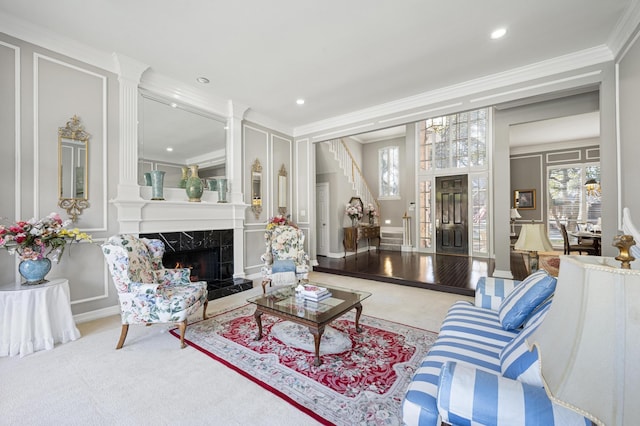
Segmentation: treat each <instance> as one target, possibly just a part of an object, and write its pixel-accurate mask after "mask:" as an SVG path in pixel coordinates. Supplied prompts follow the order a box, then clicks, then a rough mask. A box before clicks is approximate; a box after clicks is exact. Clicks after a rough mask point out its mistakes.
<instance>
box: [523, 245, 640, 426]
mask: <svg viewBox="0 0 640 426" xmlns="http://www.w3.org/2000/svg"><path fill="white" fill-rule="evenodd" d="M635 267H636V268H637V267H638V265H637V264H636V265H635ZM639 311H640V271H638V270H631V269H621V268H618V267H617V263H616V262H615V260H614V259H613V258H610V257H595V256H562V258H561V260H560V274H559V277H558V282H557V285H556V291H555V295H554V296H553V302H552V304H551V309H550V310H549V312H548V313H547V316H546V317H545V319H544V321H543V322H542V324H541V325H540V326H539V327H538V329H537V330H536V331H535V332H533V333H532V334H531V336H529V337H528V338H527V343H528V344H529V346H530V347H531V348H533V346H536V347H537V349H538V354H539V358H540V367H541V373H542V378H543V383H544V387H545V390H546V391H547V394H548V395H549V397H550V398H551V399H552V400H553V401H555V402H556V403H558V404H560V405H563V406H565V407H568V408H570V409H572V410H574V411H576V412H578V413H580V414H581V415H583V416H585V417H587V418H589V419H590V420H591V421H592V422H594V423H595V424H597V425H607V426H621V425H631V424H637V423H638V419H640V403H639V401H640V368H638V359H640V339H638V336H640V316H639V315H638V312H639Z"/></svg>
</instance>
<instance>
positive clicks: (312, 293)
mask: <svg viewBox="0 0 640 426" xmlns="http://www.w3.org/2000/svg"><path fill="white" fill-rule="evenodd" d="M300 293H301V294H302V296H303V297H304V300H305V301H308V302H312V303H317V302H320V301H321V300H324V299H328V298H329V297H331V292H330V291H329V290H328V289H327V288H325V287H318V286H317V285H311V284H307V285H304V286H303V290H302V291H301V292H300Z"/></svg>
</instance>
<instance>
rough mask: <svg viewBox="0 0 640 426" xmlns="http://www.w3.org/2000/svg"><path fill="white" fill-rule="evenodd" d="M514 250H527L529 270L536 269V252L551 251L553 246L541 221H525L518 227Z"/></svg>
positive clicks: (533, 270)
mask: <svg viewBox="0 0 640 426" xmlns="http://www.w3.org/2000/svg"><path fill="white" fill-rule="evenodd" d="M513 248H514V249H516V250H522V251H528V252H529V271H530V272H535V271H537V270H538V252H539V251H553V246H552V245H551V242H550V241H549V238H548V237H547V231H546V229H545V226H544V224H542V223H525V224H524V225H522V228H520V236H519V237H518V241H516V244H515V245H514V246H513Z"/></svg>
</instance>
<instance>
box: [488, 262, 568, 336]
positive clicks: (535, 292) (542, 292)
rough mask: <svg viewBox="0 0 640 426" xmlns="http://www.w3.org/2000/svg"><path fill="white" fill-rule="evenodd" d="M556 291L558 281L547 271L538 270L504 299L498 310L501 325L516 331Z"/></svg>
mask: <svg viewBox="0 0 640 426" xmlns="http://www.w3.org/2000/svg"><path fill="white" fill-rule="evenodd" d="M555 289H556V279H555V278H554V277H552V276H551V275H549V274H548V273H547V271H545V270H542V269H541V270H538V271H536V272H534V273H533V274H531V275H529V276H528V277H527V278H525V279H524V281H522V282H521V283H520V284H519V285H518V286H516V288H514V289H513V291H512V292H511V293H509V294H508V295H507V297H505V298H504V300H503V301H502V303H501V304H500V309H498V315H499V318H500V324H502V328H504V329H505V330H515V329H516V328H518V327H520V326H521V325H522V324H523V323H524V321H525V319H526V318H527V317H528V316H529V314H531V312H533V310H534V309H535V308H536V307H537V306H538V305H540V304H541V303H542V302H543V301H544V300H545V299H546V298H547V297H549V296H551V295H552V294H553V292H554V291H555Z"/></svg>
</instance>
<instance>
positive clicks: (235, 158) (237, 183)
mask: <svg viewBox="0 0 640 426" xmlns="http://www.w3.org/2000/svg"><path fill="white" fill-rule="evenodd" d="M227 109H228V111H227V147H226V154H227V163H226V167H227V170H226V172H227V179H229V184H230V192H231V196H230V197H229V201H231V202H232V203H243V200H244V197H243V196H242V153H243V152H244V147H243V145H242V119H243V118H244V114H245V113H246V112H247V110H248V109H249V108H248V107H247V106H245V105H242V104H238V103H234V102H233V101H231V100H229V101H228V103H227ZM235 246H236V247H237V245H235Z"/></svg>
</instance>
